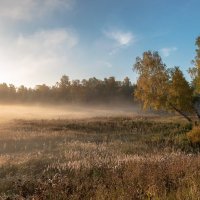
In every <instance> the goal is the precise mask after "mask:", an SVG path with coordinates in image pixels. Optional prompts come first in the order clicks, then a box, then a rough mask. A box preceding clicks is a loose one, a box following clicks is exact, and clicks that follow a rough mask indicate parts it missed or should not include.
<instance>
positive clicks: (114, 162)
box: [0, 117, 200, 200]
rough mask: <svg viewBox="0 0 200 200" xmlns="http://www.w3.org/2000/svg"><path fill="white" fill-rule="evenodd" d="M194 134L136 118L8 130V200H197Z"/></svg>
mask: <svg viewBox="0 0 200 200" xmlns="http://www.w3.org/2000/svg"><path fill="white" fill-rule="evenodd" d="M189 130H191V126H190V125H189V124H186V123H183V122H182V123H172V122H156V119H155V118H154V119H153V120H151V121H149V119H147V118H143V119H141V118H137V117H135V118H130V117H112V118H109V117H108V118H105V117H104V118H90V119H86V120H83V119H82V120H81V119H79V120H27V121H24V120H15V121H12V122H10V123H6V124H1V125H0V136H1V137H0V195H1V198H2V199H99V200H100V199H125V200H127V199H133V200H137V199H138V200H139V199H156V200H157V199H172V200H174V199H179V200H184V199H185V200H186V199H187V200H190V199H191V200H198V199H200V198H199V197H200V190H199V188H200V155H199V153H198V151H199V147H198V146H195V147H194V146H191V145H190V142H189V141H188V139H187V136H186V132H188V131H189Z"/></svg>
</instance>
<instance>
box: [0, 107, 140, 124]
mask: <svg viewBox="0 0 200 200" xmlns="http://www.w3.org/2000/svg"><path fill="white" fill-rule="evenodd" d="M139 114H141V109H140V108H139V107H138V106H134V105H123V104H122V105H119V104H117V105H114V106H107V105H98V106H97V105H90V106H88V105H87V106H86V105H70V104H68V105H62V106H52V105H19V104H18V105H0V122H5V121H9V120H14V119H83V118H92V117H109V116H122V115H123V116H135V115H139Z"/></svg>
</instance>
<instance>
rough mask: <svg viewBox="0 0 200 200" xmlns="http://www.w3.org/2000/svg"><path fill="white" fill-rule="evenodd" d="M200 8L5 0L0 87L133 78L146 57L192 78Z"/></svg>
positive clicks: (0, 9)
mask: <svg viewBox="0 0 200 200" xmlns="http://www.w3.org/2000/svg"><path fill="white" fill-rule="evenodd" d="M199 8H200V1H198V0H176V1H172V0H151V1H149V0H123V1H121V0H15V1H13V0H0V70H1V73H0V82H7V83H13V84H15V85H17V86H19V85H21V84H24V85H26V86H31V87H33V86H34V85H36V84H42V83H46V84H49V85H53V84H55V83H56V81H58V80H59V79H60V77H61V76H62V75H63V74H66V75H68V76H69V77H70V78H71V79H83V78H89V77H93V76H95V77H97V78H104V77H108V76H115V77H116V78H117V79H121V80H122V79H123V78H124V77H125V76H129V77H130V78H131V80H132V81H134V82H135V81H136V78H137V75H136V74H135V73H134V72H133V71H132V65H133V63H134V61H135V58H136V57H137V56H141V55H142V53H143V52H144V51H146V50H156V51H159V53H160V55H161V56H162V58H163V61H164V62H165V63H166V65H167V66H168V67H173V66H180V67H181V69H182V70H183V71H184V73H185V75H186V77H187V78H188V79H189V76H188V75H187V69H188V68H189V67H191V60H192V59H193V58H194V56H195V45H194V43H195V39H196V37H197V36H198V35H200V28H199V19H200V12H199Z"/></svg>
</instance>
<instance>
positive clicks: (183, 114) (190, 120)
mask: <svg viewBox="0 0 200 200" xmlns="http://www.w3.org/2000/svg"><path fill="white" fill-rule="evenodd" d="M169 105H170V106H171V108H173V109H174V110H175V111H176V112H178V113H179V114H180V115H182V116H183V117H184V118H185V119H187V120H188V121H189V122H192V119H191V118H190V117H188V116H187V115H186V114H185V113H184V112H182V111H181V110H179V109H178V108H176V107H175V106H174V105H173V104H171V103H169Z"/></svg>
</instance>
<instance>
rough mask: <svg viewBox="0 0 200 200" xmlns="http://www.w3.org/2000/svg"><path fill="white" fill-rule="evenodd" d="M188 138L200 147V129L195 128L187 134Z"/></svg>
mask: <svg viewBox="0 0 200 200" xmlns="http://www.w3.org/2000/svg"><path fill="white" fill-rule="evenodd" d="M187 137H188V139H189V140H190V142H192V144H197V145H200V127H199V126H198V127H194V128H193V129H192V130H191V131H189V132H188V133H187Z"/></svg>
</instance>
